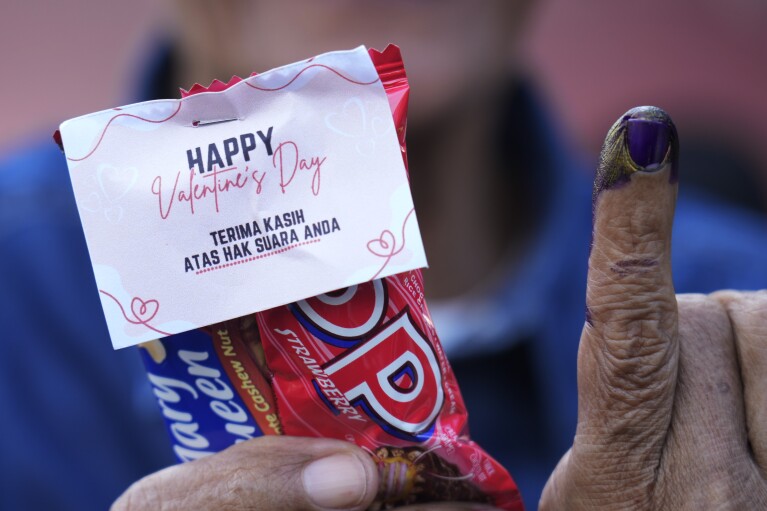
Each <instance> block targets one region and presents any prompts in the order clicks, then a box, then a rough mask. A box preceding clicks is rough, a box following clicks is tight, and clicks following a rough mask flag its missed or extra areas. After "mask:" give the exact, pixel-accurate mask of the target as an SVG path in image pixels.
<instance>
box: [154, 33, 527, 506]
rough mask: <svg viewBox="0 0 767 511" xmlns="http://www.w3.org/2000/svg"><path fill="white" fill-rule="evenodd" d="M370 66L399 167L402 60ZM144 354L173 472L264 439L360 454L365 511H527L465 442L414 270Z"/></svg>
mask: <svg viewBox="0 0 767 511" xmlns="http://www.w3.org/2000/svg"><path fill="white" fill-rule="evenodd" d="M369 54H370V57H371V59H372V61H373V64H374V65H375V67H376V69H377V71H378V74H379V77H380V79H381V82H382V84H383V86H384V89H385V91H386V94H387V97H388V99H389V104H390V106H391V110H392V115H393V118H394V124H395V127H396V129H397V136H398V139H399V144H400V147H401V149H402V157H403V159H404V160H405V165H406V166H407V156H406V151H405V125H406V114H407V100H408V91H409V88H408V83H407V77H406V75H405V70H404V66H403V63H402V58H401V56H400V52H399V49H398V48H397V47H396V46H392V45H390V46H389V47H387V48H386V50H384V51H383V52H378V51H376V50H370V51H369ZM232 83H233V82H230V83H229V84H222V83H221V82H214V84H212V87H211V88H203V87H199V86H195V87H193V88H192V89H191V90H190V91H189V92H188V93H186V92H185V94H193V93H196V92H203V91H207V90H220V89H221V88H225V87H227V86H229V85H231V84H232ZM434 257H439V254H435V255H434ZM254 289H255V290H257V286H254ZM254 292H268V290H261V291H258V290H257V291H254ZM142 348H143V349H142V350H141V351H142V357H143V359H144V362H145V364H146V367H147V371H148V377H149V381H150V383H151V385H152V388H153V391H154V393H155V395H156V397H157V399H158V401H159V403H160V408H161V411H162V413H163V416H164V418H165V419H166V423H167V426H168V431H169V433H170V437H171V441H172V444H173V449H174V452H175V454H176V456H177V458H178V459H179V460H180V461H190V460H194V459H197V458H200V457H203V456H206V455H209V454H212V453H215V452H218V451H221V450H223V449H226V448H227V447H229V446H231V445H232V444H234V443H236V442H240V441H244V440H248V439H250V438H255V437H258V436H261V435H272V434H286V435H295V436H309V437H331V438H338V439H345V440H348V441H350V442H354V443H355V444H357V445H359V446H360V447H362V448H363V449H365V450H366V451H368V452H369V453H370V455H371V456H372V457H373V459H374V460H375V462H376V463H377V465H378V467H379V470H380V481H381V486H380V488H379V492H378V496H377V498H376V501H375V502H374V504H373V506H372V507H371V509H375V510H377V509H390V508H395V507H397V506H401V505H407V504H414V503H419V502H432V501H446V500H447V501H467V502H482V503H487V504H491V505H494V506H497V507H499V508H502V509H507V510H515V511H517V510H522V509H523V506H522V500H521V498H520V495H519V492H518V490H517V488H516V485H515V484H514V481H513V480H512V479H511V477H510V476H509V474H508V473H507V471H506V470H505V469H504V468H503V467H502V466H501V465H500V464H498V463H497V462H496V461H495V460H494V459H493V458H491V457H490V456H489V455H488V454H487V453H485V452H484V451H483V450H482V448H481V447H479V446H478V445H477V444H475V443H474V442H473V441H471V439H470V438H469V435H468V418H467V413H466V408H465V406H464V403H463V399H462V397H461V393H460V390H459V388H458V384H457V382H456V380H455V377H454V375H453V372H452V369H451V368H450V365H449V363H448V361H447V358H446V357H445V354H444V352H443V350H442V347H441V345H440V342H439V339H438V337H437V333H436V331H435V329H434V325H433V324H432V322H431V317H430V315H429V311H428V308H427V306H426V302H425V299H424V292H423V279H422V276H421V272H420V271H418V270H416V271H410V272H407V273H402V274H398V275H393V276H390V277H386V278H383V279H376V280H373V281H371V282H366V283H364V284H360V285H356V286H351V287H348V288H345V289H341V290H338V291H335V292H332V293H327V294H324V295H320V296H315V297H312V298H309V299H306V300H301V301H298V302H295V303H291V304H288V305H284V306H281V307H277V308H274V309H271V310H267V311H263V312H258V313H255V314H253V315H249V316H245V317H242V318H238V319H235V320H230V321H226V322H223V323H219V324H215V325H210V326H208V327H206V328H203V329H198V330H193V331H190V332H185V333H182V334H178V335H174V336H170V337H167V338H164V339H162V340H159V341H153V342H151V343H145V344H144V345H142ZM499 406H501V404H500V403H499Z"/></svg>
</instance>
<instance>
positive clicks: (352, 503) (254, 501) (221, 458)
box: [112, 436, 378, 511]
mask: <svg viewBox="0 0 767 511" xmlns="http://www.w3.org/2000/svg"><path fill="white" fill-rule="evenodd" d="M377 490H378V473H377V471H376V467H375V463H374V462H373V460H372V459H371V458H370V456H369V455H368V454H366V453H365V452H364V451H363V450H362V449H360V448H358V447H356V446H355V445H353V444H351V443H348V442H342V441H340V440H330V439H311V438H292V437H283V436H266V437H261V438H257V439H254V440H249V441H247V442H242V443H240V444H237V445H234V446H232V447H230V448H229V449H226V450H225V451H222V452H220V453H218V454H213V455H211V456H208V457H205V458H202V459H199V460H196V461H193V462H189V463H183V464H180V465H175V466H172V467H169V468H166V469H164V470H161V471H159V472H156V473H154V474H152V475H149V476H147V477H145V478H144V479H141V480H140V481H138V482H137V483H135V484H133V485H132V486H131V487H130V488H128V490H127V491H126V492H125V493H124V494H123V495H122V496H120V498H119V499H118V500H117V501H116V502H115V503H114V505H113V506H112V510H113V511H125V510H139V509H142V510H143V509H163V510H182V509H211V510H212V509H216V510H218V509H241V510H248V509H253V510H256V509H258V510H259V511H269V510H275V511H276V510H280V511H290V510H293V509H295V510H298V509H301V510H304V509H306V510H331V509H344V510H363V509H367V508H368V506H370V504H371V502H372V501H373V499H374V498H375V495H376V491H377Z"/></svg>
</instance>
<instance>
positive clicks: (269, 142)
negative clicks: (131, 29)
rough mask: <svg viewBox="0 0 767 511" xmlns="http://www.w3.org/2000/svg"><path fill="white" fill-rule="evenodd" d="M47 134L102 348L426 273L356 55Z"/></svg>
mask: <svg viewBox="0 0 767 511" xmlns="http://www.w3.org/2000/svg"><path fill="white" fill-rule="evenodd" d="M60 133H61V138H62V142H63V148H64V150H65V154H66V158H67V164H68V166H69V171H70V177H71V180H72V184H73V188H74V191H75V197H76V200H77V204H78V209H79V213H80V218H81V221H82V225H83V230H84V232H85V236H86V240H87V243H88V249H89V252H90V257H91V262H92V264H93V268H94V275H95V278H96V283H97V286H98V290H99V294H100V297H101V301H102V305H103V309H104V314H105V316H106V319H107V325H108V327H109V331H110V335H111V338H112V344H113V345H114V347H115V348H122V347H126V346H131V345H135V344H139V343H141V342H146V341H149V340H152V339H156V338H158V337H164V336H167V335H172V334H175V333H180V332H184V331H187V330H190V329H193V328H198V327H201V326H205V325H208V324H212V323H217V322H221V321H225V320H228V319H231V318H235V317H239V316H243V315H245V314H249V313H253V312H256V311H262V310H266V309H269V308H272V307H276V306H279V305H283V304H286V303H290V302H295V301H297V300H301V299H304V298H308V297H311V296H315V295H319V294H322V293H325V292H329V291H332V290H334V289H339V288H343V287H347V286H352V285H356V284H360V283H362V282H366V281H369V280H371V279H374V278H381V277H385V276H388V275H393V274H396V273H402V272H405V271H409V270H412V269H416V268H421V267H424V266H426V259H425V255H424V252H423V246H422V242H421V238H420V233H419V232H418V223H417V220H416V217H415V213H414V209H413V203H412V198H411V196H410V190H409V186H408V178H407V171H406V169H405V167H404V163H403V160H402V153H401V150H400V147H399V142H398V138H397V133H396V130H395V128H394V125H393V121H392V116H391V110H390V106H389V103H388V100H387V96H386V93H385V92H384V89H383V86H382V84H381V79H380V78H379V76H378V73H377V71H376V69H375V67H374V66H373V64H372V62H371V60H370V56H369V55H368V52H367V50H366V49H365V48H363V47H360V48H357V49H354V50H349V51H342V52H332V53H327V54H324V55H320V56H318V57H314V58H312V59H308V60H305V61H301V62H297V63H295V64H291V65H288V66H284V67H280V68H277V69H274V70H271V71H268V72H265V73H261V74H258V75H253V76H251V77H249V78H246V79H242V80H241V79H233V80H232V81H230V82H229V83H226V84H224V83H221V82H215V83H214V84H211V87H210V88H205V87H200V86H195V87H194V88H192V89H191V90H190V91H189V92H188V93H186V92H185V94H184V97H182V98H180V99H167V100H158V101H150V102H145V103H138V104H133V105H128V106H124V107H119V108H114V109H111V110H105V111H102V112H97V113H93V114H90V115H86V116H82V117H78V118H75V119H71V120H69V121H66V122H64V123H63V124H62V125H61V129H60Z"/></svg>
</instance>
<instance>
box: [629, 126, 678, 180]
mask: <svg viewBox="0 0 767 511" xmlns="http://www.w3.org/2000/svg"><path fill="white" fill-rule="evenodd" d="M627 125H628V129H627V130H626V138H627V141H628V145H629V154H630V155H631V159H632V160H634V163H636V164H637V165H639V166H640V167H650V168H652V167H655V168H657V167H658V166H659V165H660V164H661V163H663V160H664V159H665V158H666V153H667V152H668V146H669V143H670V140H669V132H670V131H671V128H670V127H669V125H668V124H667V123H665V122H658V121H653V120H650V119H628V121H627Z"/></svg>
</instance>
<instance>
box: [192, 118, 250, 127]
mask: <svg viewBox="0 0 767 511" xmlns="http://www.w3.org/2000/svg"><path fill="white" fill-rule="evenodd" d="M241 120H242V119H240V118H239V117H233V118H231V119H211V120H208V121H199V120H197V121H192V124H191V127H192V128H199V127H201V126H209V125H211V124H221V123H222V122H231V121H241Z"/></svg>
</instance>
